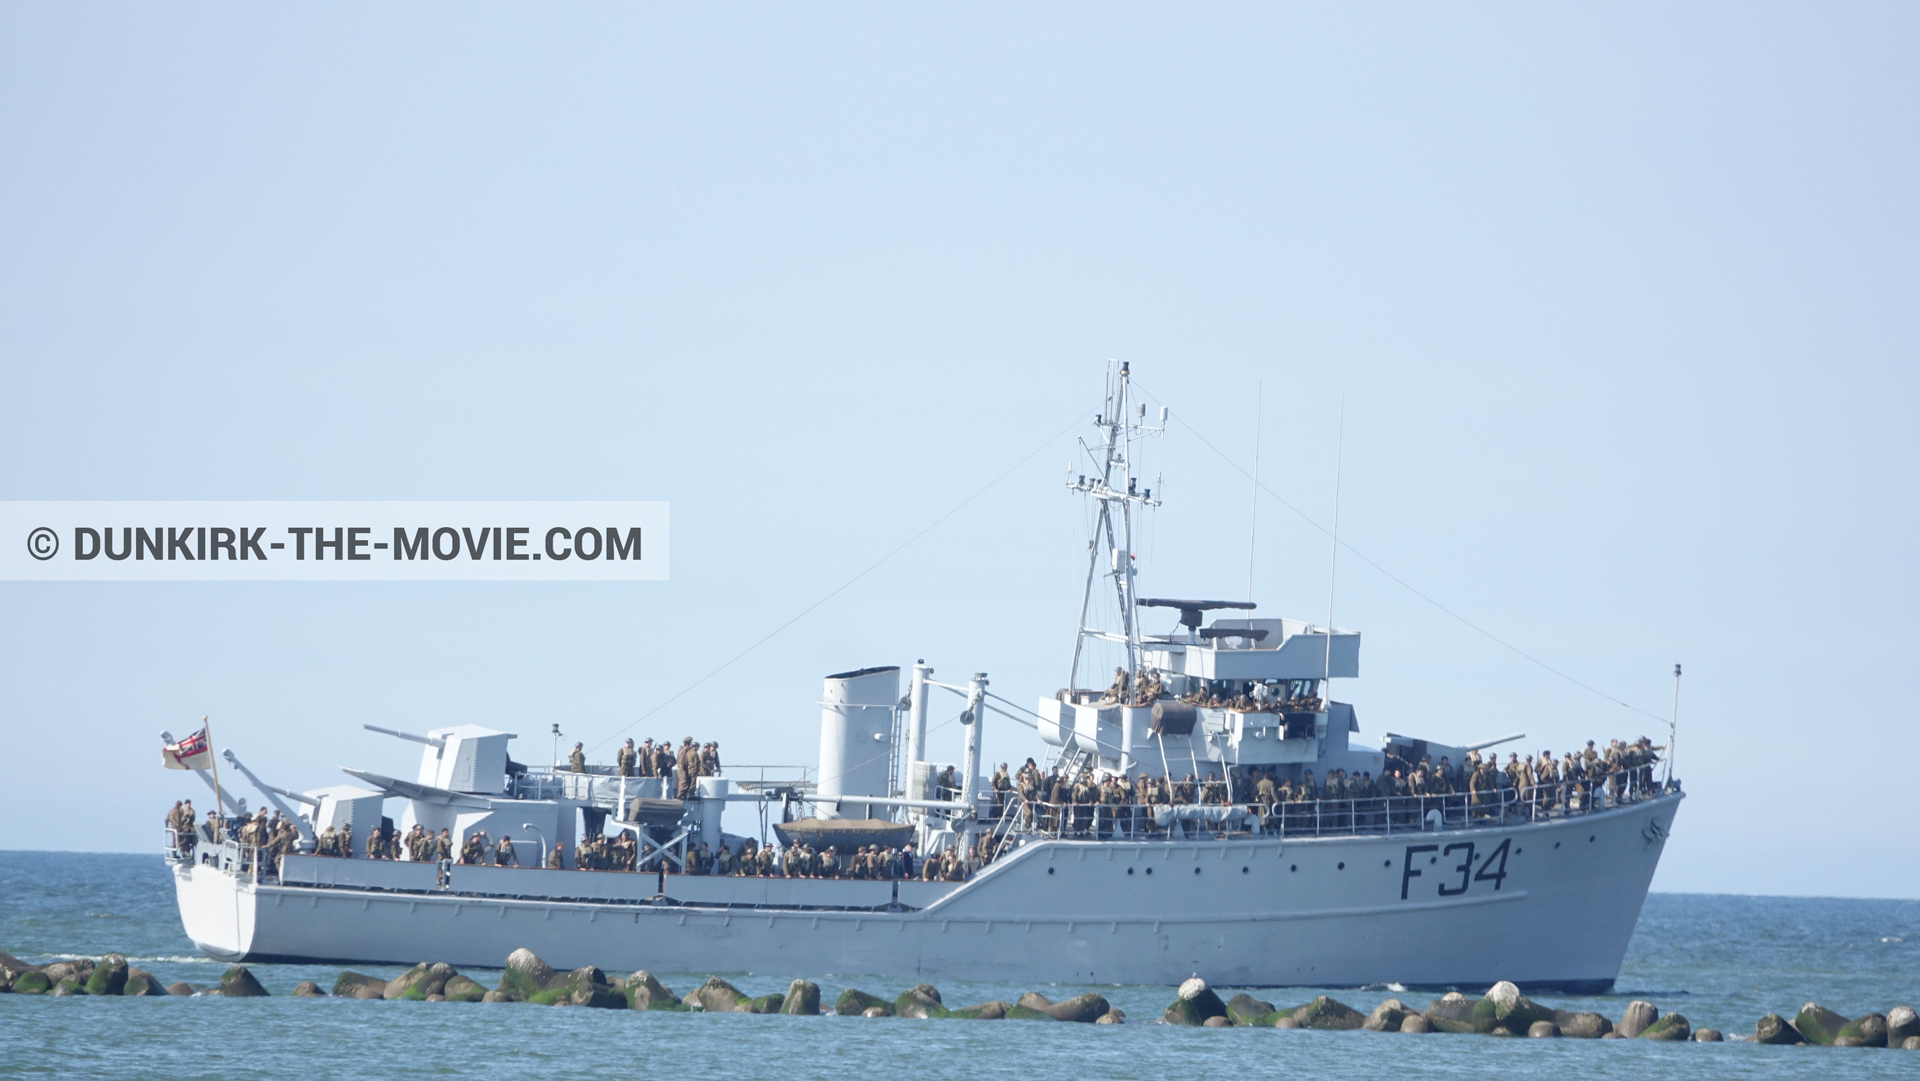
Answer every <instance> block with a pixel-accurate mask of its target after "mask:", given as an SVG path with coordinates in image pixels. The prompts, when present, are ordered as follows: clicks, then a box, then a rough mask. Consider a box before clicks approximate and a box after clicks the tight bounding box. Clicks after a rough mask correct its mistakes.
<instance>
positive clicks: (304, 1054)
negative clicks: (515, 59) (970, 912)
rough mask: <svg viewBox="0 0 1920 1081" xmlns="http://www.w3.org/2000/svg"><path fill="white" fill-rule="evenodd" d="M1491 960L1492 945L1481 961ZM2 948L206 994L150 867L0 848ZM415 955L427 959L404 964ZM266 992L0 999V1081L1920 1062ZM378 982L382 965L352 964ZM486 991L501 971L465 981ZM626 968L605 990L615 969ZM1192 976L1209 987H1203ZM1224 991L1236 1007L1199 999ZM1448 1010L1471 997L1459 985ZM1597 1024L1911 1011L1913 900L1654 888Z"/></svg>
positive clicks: (1344, 993)
mask: <svg viewBox="0 0 1920 1081" xmlns="http://www.w3.org/2000/svg"><path fill="white" fill-rule="evenodd" d="M1490 945H1491V944H1490ZM0 950H6V951H8V952H11V953H13V954H16V955H18V956H19V957H21V958H22V959H24V960H28V961H34V962H42V961H49V960H55V959H59V958H65V957H82V956H84V957H97V956H99V955H100V954H103V953H106V952H109V951H112V952H117V953H122V954H125V955H126V956H127V958H128V960H129V961H130V962H131V963H132V964H134V965H135V966H137V967H140V968H143V969H146V970H147V971H148V972H151V973H153V974H154V975H155V976H157V977H158V978H159V979H160V980H161V982H162V983H171V982H173V981H176V980H185V981H187V982H189V983H193V984H196V985H202V986H206V985H213V984H215V983H217V981H218V980H219V976H220V973H221V972H222V971H223V970H224V969H225V967H226V966H225V965H222V964H220V963H218V962H215V961H212V960H210V959H208V958H205V957H201V956H199V955H198V954H197V953H196V951H195V950H194V948H193V946H192V944H191V943H189V942H188V941H187V938H186V936H185V934H183V933H182V931H181V929H180V918H179V915H178V914H177V912H176V911H175V908H174V901H173V887H172V882H171V879H170V878H169V876H168V874H167V871H166V868H165V866H164V864H162V862H161V860H160V858H159V857H158V856H138V855H101V854H81V853H27V852H0ZM421 960H433V958H421ZM251 967H252V969H253V972H254V975H255V976H257V977H258V978H259V979H260V982H261V983H263V984H264V985H265V986H266V987H267V989H268V990H269V991H271V992H272V993H273V995H274V997H272V998H268V999H234V1000H223V999H220V998H218V997H211V998H172V997H169V998H145V999H120V998H99V999H90V998H77V997H76V998H58V999H56V998H49V997H46V996H40V995H0V1075H4V1076H58V1077H114V1078H121V1079H124V1078H142V1077H166V1078H219V1079H235V1078H251V1077H300V1078H353V1079H356V1081H361V1079H369V1078H415V1077H443V1078H456V1077H457V1078H482V1077H486V1078H494V1077H511V1078H567V1077H582V1076H587V1075H604V1076H607V1077H635V1078H645V1077H649V1076H654V1075H662V1076H671V1077H674V1078H676V1079H687V1078H704V1077H724V1078H743V1079H744V1078H781V1079H806V1078H828V1079H831V1081H852V1079H854V1078H857V1079H858V1081H922V1079H926V1081H937V1079H946V1078H953V1079H969V1081H971V1079H977V1078H983V1077H1003V1076H1006V1077H1018V1078H1022V1079H1033V1081H1052V1079H1054V1078H1071V1079H1074V1081H1085V1079H1094V1078H1140V1079H1150V1081H1166V1079H1169V1078H1186V1077H1230V1078H1234V1079H1235V1081H1256V1079H1260V1078H1268V1077H1280V1076H1285V1077H1315V1078H1318V1077H1364V1078H1367V1079H1369V1081H1382V1079H1392V1078H1402V1077H1416V1076H1417V1077H1427V1076H1435V1075H1445V1076H1456V1077H1463V1078H1488V1077H1529V1078H1531V1077H1539V1076H1544V1075H1557V1076H1561V1077H1574V1076H1579V1077H1594V1076H1601V1077H1633V1078H1729V1077H1733V1078H1738V1077H1753V1078H1774V1077H1809V1078H1811V1077H1821V1078H1847V1077H1895V1076H1898V1077H1905V1078H1913V1077H1920V1052H1903V1051H1888V1050H1878V1049H1845V1048H1840V1049H1836V1048H1797V1047H1762V1046H1758V1045H1755V1044H1750V1043H1726V1044H1660V1043H1649V1042H1647V1041H1642V1040H1524V1039H1513V1040H1497V1039H1492V1038H1488V1037H1480V1036H1448V1035H1438V1034H1435V1035H1427V1036H1411V1035H1403V1034H1399V1033H1372V1032H1303V1031H1290V1030H1284V1029H1282V1030H1274V1029H1187V1028H1175V1027H1170V1026H1166V1025H1157V1024H1151V1023H1150V1022H1152V1021H1153V1020H1154V1019H1155V1018H1157V1017H1158V1016H1159V1015H1160V1011H1161V1010H1162V1009H1163V1008H1164V1007H1165V1006H1166V1005H1167V1003H1168V1002H1170V1001H1172V999H1173V997H1174V990H1173V988H1171V987H1159V986H1153V987H1113V986H1082V985H1077V984H1075V985H1058V986H1039V987H1031V986H1028V985H1026V984H999V983H973V982H962V981H957V980H936V981H934V982H935V984H936V985H937V986H938V987H939V988H940V991H941V992H942V995H943V996H944V998H945V1000H946V1002H947V1004H948V1005H950V1006H958V1005H966V1004H970V1003H974V1002H980V1001H984V1000H987V999H995V998H998V999H1006V1000H1008V1001H1012V1000H1013V999H1016V998H1018V997H1019V996H1020V994H1021V993H1022V992H1024V991H1029V990H1035V991H1039V992H1040V993H1041V994H1044V995H1046V996H1047V997H1049V998H1052V999H1056V1000H1058V999H1063V998H1067V997H1070V996H1072V995H1075V994H1078V993H1080V992H1082V991H1087V990H1093V991H1098V992H1099V993H1100V994H1102V995H1105V996H1106V997H1107V998H1108V1000H1110V1001H1111V1002H1112V1003H1113V1004H1114V1005H1115V1006H1117V1007H1119V1008H1120V1009H1122V1010H1124V1011H1125V1012H1126V1014H1127V1018H1128V1021H1127V1024H1125V1025H1122V1026H1109V1025H1099V1026H1095V1025H1071V1024H1059V1023H1052V1022H1048V1023H1039V1022H1023V1021H908V1020H895V1019H886V1020H868V1019H865V1018H854V1017H780V1016H756V1015H750V1014H715V1015H711V1016H706V1015H701V1014H697V1013H696V1014H683V1013H635V1012H628V1011H612V1010H589V1009H553V1008H550V1007H539V1006H527V1005H519V1004H494V1005H480V1004H458V1003H427V1002H365V1001H355V1000H334V999H295V998H291V997H288V993H289V992H291V991H292V990H293V987H294V985H295V984H296V983H298V982H300V981H301V980H313V981H315V982H316V983H318V984H320V986H321V987H322V988H323V989H331V988H332V986H333V981H334V979H335V977H337V976H338V975H339V972H340V968H339V966H337V965H255V966H251ZM360 971H363V972H367V973H368V974H371V975H379V976H383V977H391V976H393V975H397V974H398V973H399V972H400V971H401V970H400V969H399V968H397V967H395V968H381V967H378V966H366V967H363V968H361V969H360ZM467 973H468V975H470V976H472V977H473V978H475V979H477V980H479V981H480V982H481V983H482V984H483V985H485V986H489V987H491V986H493V984H494V982H495V981H496V980H498V978H499V973H498V970H494V971H479V970H471V969H469V970H467ZM616 975H624V973H616ZM658 975H659V976H660V977H661V979H662V980H663V982H665V983H666V985H667V986H668V987H670V988H672V989H673V990H674V991H675V992H677V993H681V994H684V993H686V992H688V991H691V990H692V989H693V988H695V987H696V986H698V985H699V984H700V982H701V981H702V980H703V979H705V978H706V977H707V976H709V975H720V976H723V977H725V978H726V979H727V980H729V981H730V982H732V983H733V984H734V985H735V986H737V987H739V988H740V989H741V990H742V991H745V992H747V993H748V994H753V995H759V994H766V993H768V992H773V991H782V990H785V989H786V986H787V983H788V981H790V980H791V979H793V978H794V977H796V976H804V977H806V978H808V979H811V980H813V981H815V982H817V983H818V984H820V988H821V995H822V998H823V1000H824V1001H826V1002H829V1003H830V1002H831V1001H832V1000H833V999H834V998H835V997H836V996H838V995H839V993H840V991H841V990H842V989H844V988H846V987H859V988H861V989H862V990H865V991H868V992H870V993H873V994H878V995H882V996H885V997H888V998H891V997H893V996H894V995H897V994H898V993H899V992H901V991H903V990H905V989H906V988H907V987H909V986H911V985H913V984H915V983H917V982H919V981H917V980H909V979H901V978H883V977H878V976H871V975H861V974H857V973H830V972H804V973H795V972H767V973H755V972H720V973H705V972H696V973H659V974H658ZM1201 975H1205V973H1202V974H1201ZM1218 990H1219V991H1220V992H1221V993H1222V996H1223V997H1225V996H1228V995H1231V994H1232V993H1233V990H1234V989H1233V988H1228V987H1222V988H1218ZM1461 990H1463V991H1465V992H1467V993H1468V994H1478V993H1479V992H1481V991H1483V990H1485V989H1484V988H1479V987H1463V988H1461ZM1321 993H1326V994H1331V995H1333V996H1334V997H1335V998H1337V999H1339V1000H1340V1001H1342V1002H1345V1003H1347V1004H1348V1005H1350V1006H1352V1007H1354V1008H1355V1009H1358V1010H1360V1011H1361V1012H1363V1013H1364V1012H1366V1011H1368V1010H1371V1009H1372V1008H1373V1006H1374V1005H1375V1004H1376V1003H1378V1002H1379V1001H1380V1000H1381V999H1384V998H1388V997H1398V998H1401V999H1403V1000H1404V1001H1407V1002H1408V1003H1410V1004H1412V1005H1414V1006H1415V1007H1416V1008H1418V1007H1420V1006H1423V1005H1425V1003H1426V1002H1427V1001H1428V1000H1429V999H1430V998H1432V997H1433V995H1432V993H1430V992H1408V993H1402V992H1400V991H1398V990H1397V989H1394V988H1386V987H1367V988H1295V989H1285V990H1278V989H1269V990H1262V991H1256V992H1254V996H1255V997H1256V998H1261V999H1267V1000H1269V1001H1272V1002H1273V1003H1275V1004H1276V1005H1279V1006H1289V1005H1295V1004H1298V1003H1300V1002H1304V1001H1306V1000H1307V999H1309V998H1311V997H1313V996H1314V995H1316V994H1321ZM1540 998H1541V1000H1542V1001H1544V1002H1546V1003H1548V1004H1550V1005H1553V1006H1558V1007H1560V1008H1563V1009H1569V1010H1574V1009H1583V1010H1596V1011H1598V1012H1600V1013H1603V1014H1606V1015H1607V1016H1608V1017H1611V1018H1614V1019H1616V1020H1617V1019H1618V1018H1619V1016H1620V1014H1621V1011H1622V1010H1623V1009H1624V1008H1625V1007H1626V1004H1627V1002H1628V1001H1629V1000H1630V999H1634V998H1644V999H1647V1000H1648V1001H1650V1002H1652V1003H1654V1004H1655V1005H1656V1006H1658V1007H1660V1009H1661V1011H1662V1012H1672V1011H1678V1012H1680V1013H1683V1014H1685V1015H1686V1016H1687V1019H1688V1020H1689V1021H1691V1022H1692V1024H1693V1026H1694V1027H1695V1028H1701V1027H1704V1026H1711V1027H1714V1028H1718V1029H1721V1030H1723V1031H1725V1032H1728V1033H1751V1032H1752V1031H1753V1023H1754V1021H1755V1020H1757V1019H1758V1018H1759V1017H1760V1016H1761V1015H1762V1014H1764V1013H1768V1012H1775V1013H1780V1014H1785V1015H1791V1014H1792V1013H1793V1012H1794V1011H1796V1010H1798V1009H1799V1007H1800V1005H1801V1004H1802V1003H1804V1002H1808V1001H1818V1002H1821V1003H1823V1004H1825V1005H1827V1006H1829V1007H1831V1008H1833V1009H1835V1010H1838V1011H1839V1012H1841V1013H1843V1014H1846V1015H1847V1016H1850V1017H1851V1016H1858V1015H1859V1014H1863V1013H1866V1012H1868V1011H1870V1010H1879V1011H1882V1012H1885V1011H1887V1010H1889V1009H1891V1008H1892V1007H1894V1006H1897V1005H1920V901H1883V900H1845V899H1833V898H1798V897H1796V898H1786V897H1734V896H1709V895H1698V894H1654V895H1652V896H1651V897H1649V898H1648V899H1647V905H1646V909H1645V910H1644V912H1643V913H1642V914H1641V917H1640V925H1639V928H1638V930H1637V931H1636V932H1635V934H1634V938H1633V943H1632V946H1631V947H1630V948H1629V949H1628V951H1627V958H1626V964H1625V965H1624V967H1623V968H1622V969H1621V972H1620V980H1619V984H1618V986H1617V990H1616V992H1615V993H1614V994H1611V995H1605V996H1598V997H1579V996H1570V995H1541V996H1540Z"/></svg>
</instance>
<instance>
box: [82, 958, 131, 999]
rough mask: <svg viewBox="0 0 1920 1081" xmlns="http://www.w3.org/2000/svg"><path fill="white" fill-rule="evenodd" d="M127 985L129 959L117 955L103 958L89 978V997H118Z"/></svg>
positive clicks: (94, 967)
mask: <svg viewBox="0 0 1920 1081" xmlns="http://www.w3.org/2000/svg"><path fill="white" fill-rule="evenodd" d="M126 985H127V959H126V958H125V957H122V956H120V955H119V954H117V953H110V954H107V955H106V956H105V957H102V958H101V959H100V963H99V964H97V965H95V966H93V971H92V972H91V973H89V974H88V976H87V994H89V995H117V994H119V993H120V991H121V989H122V988H124V987H125V986H126Z"/></svg>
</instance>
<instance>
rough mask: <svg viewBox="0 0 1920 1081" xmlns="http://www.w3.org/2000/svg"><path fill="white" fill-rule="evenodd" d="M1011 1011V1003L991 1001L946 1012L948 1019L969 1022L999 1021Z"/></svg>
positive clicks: (997, 1000)
mask: <svg viewBox="0 0 1920 1081" xmlns="http://www.w3.org/2000/svg"><path fill="white" fill-rule="evenodd" d="M1011 1009H1013V1003H1011V1002H1003V1001H1001V1000H1000V999H997V998H996V999H992V1000H990V1001H987V1002H982V1003H979V1004H978V1005H974V1006H962V1007H960V1008H959V1009H957V1010H948V1011H947V1016H948V1017H958V1018H962V1019H964V1020H969V1021H999V1020H1003V1019H1004V1018H1005V1017H1006V1016H1007V1012H1008V1011H1009V1010H1011Z"/></svg>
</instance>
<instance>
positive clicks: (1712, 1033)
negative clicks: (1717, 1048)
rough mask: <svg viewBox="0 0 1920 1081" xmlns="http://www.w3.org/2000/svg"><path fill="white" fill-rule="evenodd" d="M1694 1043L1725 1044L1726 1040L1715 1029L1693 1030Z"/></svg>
mask: <svg viewBox="0 0 1920 1081" xmlns="http://www.w3.org/2000/svg"><path fill="white" fill-rule="evenodd" d="M1693 1042H1694V1043H1725V1042H1727V1038H1726V1036H1725V1035H1723V1034H1722V1033H1721V1032H1720V1030H1719V1029H1717V1028H1696V1029H1694V1030H1693Z"/></svg>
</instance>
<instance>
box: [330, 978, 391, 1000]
mask: <svg viewBox="0 0 1920 1081" xmlns="http://www.w3.org/2000/svg"><path fill="white" fill-rule="evenodd" d="M333 994H334V997H335V998H363V999H376V998H386V997H387V981H385V980H383V979H381V978H379V977H378V976H368V975H366V974H365V973H360V972H353V971H347V972H342V973H341V974H340V978H339V979H337V980H334V981H333Z"/></svg>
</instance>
